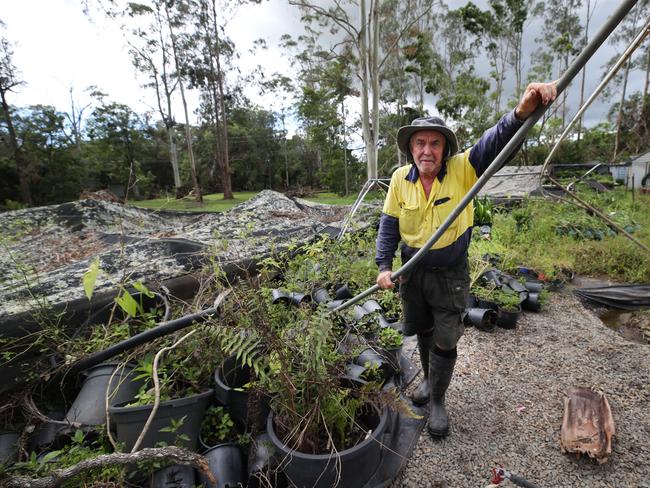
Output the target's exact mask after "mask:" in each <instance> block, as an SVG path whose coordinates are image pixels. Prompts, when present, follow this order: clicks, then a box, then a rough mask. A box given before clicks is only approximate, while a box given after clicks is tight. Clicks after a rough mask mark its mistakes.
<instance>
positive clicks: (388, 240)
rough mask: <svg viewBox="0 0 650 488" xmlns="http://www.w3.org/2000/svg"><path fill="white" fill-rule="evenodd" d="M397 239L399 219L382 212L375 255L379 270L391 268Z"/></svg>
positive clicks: (397, 242) (398, 239) (398, 237)
mask: <svg viewBox="0 0 650 488" xmlns="http://www.w3.org/2000/svg"><path fill="white" fill-rule="evenodd" d="M399 241H400V236H399V219H397V218H395V217H391V216H390V215H386V214H385V213H382V214H381V219H380V220H379V231H378V232H377V244H376V245H377V254H376V255H375V263H377V266H378V267H379V271H386V270H391V269H393V259H394V258H395V251H396V250H397V245H398V244H399Z"/></svg>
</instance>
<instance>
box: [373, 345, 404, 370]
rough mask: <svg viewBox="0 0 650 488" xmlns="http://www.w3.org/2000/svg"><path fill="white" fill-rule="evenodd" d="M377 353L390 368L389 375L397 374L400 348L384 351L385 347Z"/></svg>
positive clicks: (400, 353)
mask: <svg viewBox="0 0 650 488" xmlns="http://www.w3.org/2000/svg"><path fill="white" fill-rule="evenodd" d="M379 353H380V354H381V355H382V356H383V357H384V359H385V360H386V361H387V362H388V365H389V366H390V368H391V375H393V374H397V372H398V371H399V361H400V356H401V355H402V346H400V347H393V348H390V349H386V348H385V347H382V348H380V349H379Z"/></svg>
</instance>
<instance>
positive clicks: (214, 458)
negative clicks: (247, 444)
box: [199, 442, 246, 488]
mask: <svg viewBox="0 0 650 488" xmlns="http://www.w3.org/2000/svg"><path fill="white" fill-rule="evenodd" d="M203 457H205V458H206V459H207V460H208V466H209V467H210V471H211V472H212V474H214V477H215V478H216V479H217V484H216V485H210V484H209V483H208V479H207V478H206V477H205V476H204V475H202V474H200V475H199V478H200V479H201V482H202V483H203V486H214V487H215V488H235V487H239V486H245V485H246V480H245V476H246V473H245V471H246V470H245V466H246V462H245V460H244V455H243V453H242V451H241V449H240V447H239V446H238V445H237V444H234V443H232V442H226V443H224V444H219V445H217V446H214V447H212V448H211V449H209V450H208V451H206V452H205V453H204V454H203Z"/></svg>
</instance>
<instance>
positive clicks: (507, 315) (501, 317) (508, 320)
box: [497, 307, 521, 329]
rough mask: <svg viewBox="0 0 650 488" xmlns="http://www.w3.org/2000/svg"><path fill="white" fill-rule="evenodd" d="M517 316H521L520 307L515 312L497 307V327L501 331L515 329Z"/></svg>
mask: <svg viewBox="0 0 650 488" xmlns="http://www.w3.org/2000/svg"><path fill="white" fill-rule="evenodd" d="M519 315H521V307H517V310H504V309H502V308H501V307H499V310H497V325H498V326H499V327H501V328H503V329H514V328H516V327H517V320H519Z"/></svg>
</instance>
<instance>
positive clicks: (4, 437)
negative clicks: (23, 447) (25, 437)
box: [0, 432, 20, 465]
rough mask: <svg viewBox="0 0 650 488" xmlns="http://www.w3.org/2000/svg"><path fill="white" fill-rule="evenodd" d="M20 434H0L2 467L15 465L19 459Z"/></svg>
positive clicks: (0, 460)
mask: <svg viewBox="0 0 650 488" xmlns="http://www.w3.org/2000/svg"><path fill="white" fill-rule="evenodd" d="M19 438H20V434H19V433H18V432H2V433H0V465H3V464H8V463H13V462H14V461H16V460H17V459H18V439H19Z"/></svg>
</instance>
